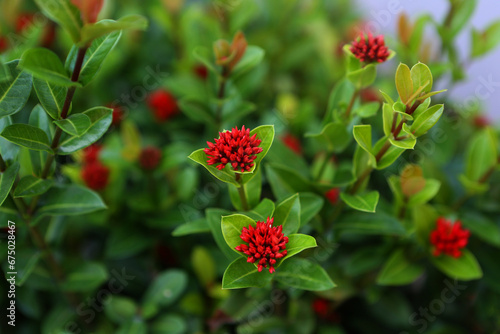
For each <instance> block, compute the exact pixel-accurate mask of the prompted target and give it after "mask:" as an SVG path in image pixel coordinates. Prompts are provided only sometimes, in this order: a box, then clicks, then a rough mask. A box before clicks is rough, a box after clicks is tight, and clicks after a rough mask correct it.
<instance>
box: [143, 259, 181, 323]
mask: <svg viewBox="0 0 500 334" xmlns="http://www.w3.org/2000/svg"><path fill="white" fill-rule="evenodd" d="M187 283H188V275H187V274H186V273H185V272H184V271H182V270H179V269H169V270H166V271H164V272H162V273H161V274H160V275H158V276H157V277H156V279H155V280H154V281H153V283H152V284H151V285H150V286H149V287H148V289H147V291H146V293H145V294H144V298H143V307H142V308H143V312H144V316H145V317H146V318H150V317H151V316H153V315H155V314H156V313H157V312H158V311H159V309H160V308H161V307H166V306H169V305H172V304H173V303H175V301H176V300H177V299H178V298H179V297H180V295H181V294H182V293H183V292H184V290H185V289H186V287H187Z"/></svg>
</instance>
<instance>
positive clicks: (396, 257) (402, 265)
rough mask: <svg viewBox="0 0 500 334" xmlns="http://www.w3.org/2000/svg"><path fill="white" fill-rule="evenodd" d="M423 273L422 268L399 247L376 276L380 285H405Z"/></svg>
mask: <svg viewBox="0 0 500 334" xmlns="http://www.w3.org/2000/svg"><path fill="white" fill-rule="evenodd" d="M423 273H424V268H423V267H422V266H420V265H418V264H415V263H412V262H411V261H410V260H408V259H407V258H406V256H405V253H404V250H402V249H400V250H397V251H395V252H394V253H392V255H391V256H390V257H389V259H388V260H387V262H386V263H385V264H384V267H383V268H382V270H381V271H380V272H379V274H378V276H377V284H380V285H406V284H410V283H413V282H414V281H415V280H416V279H417V278H418V277H419V276H421V275H422V274H423Z"/></svg>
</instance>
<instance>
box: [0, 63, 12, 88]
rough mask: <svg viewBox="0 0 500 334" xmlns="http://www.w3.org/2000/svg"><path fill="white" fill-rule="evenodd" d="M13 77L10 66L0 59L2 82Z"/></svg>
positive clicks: (0, 81) (0, 80)
mask: <svg viewBox="0 0 500 334" xmlns="http://www.w3.org/2000/svg"><path fill="white" fill-rule="evenodd" d="M11 78H12V76H11V74H10V70H9V68H8V67H7V66H6V65H5V64H4V62H3V61H2V60H1V59H0V83H2V82H5V81H9V80H10V79H11Z"/></svg>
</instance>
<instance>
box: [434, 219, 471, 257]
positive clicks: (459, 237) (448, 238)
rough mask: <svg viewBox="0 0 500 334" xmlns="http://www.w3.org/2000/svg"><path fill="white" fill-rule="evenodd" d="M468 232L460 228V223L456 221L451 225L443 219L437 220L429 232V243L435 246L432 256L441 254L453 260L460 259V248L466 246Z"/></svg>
mask: <svg viewBox="0 0 500 334" xmlns="http://www.w3.org/2000/svg"><path fill="white" fill-rule="evenodd" d="M469 235H470V232H469V231H468V230H466V229H463V228H462V223H461V222H460V221H458V220H457V221H456V222H455V223H453V224H452V223H451V221H450V220H447V219H445V218H443V217H440V218H438V220H437V227H436V229H435V230H434V231H432V232H431V237H430V239H431V243H432V244H433V245H434V246H435V249H434V254H433V255H434V256H439V255H441V253H445V254H448V255H450V256H453V257H455V258H458V257H460V255H462V252H461V251H460V249H461V248H465V246H467V242H468V241H469Z"/></svg>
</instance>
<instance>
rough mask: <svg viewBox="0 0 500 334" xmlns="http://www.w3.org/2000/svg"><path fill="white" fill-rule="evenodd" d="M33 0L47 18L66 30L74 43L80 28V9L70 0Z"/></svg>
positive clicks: (77, 38)
mask: <svg viewBox="0 0 500 334" xmlns="http://www.w3.org/2000/svg"><path fill="white" fill-rule="evenodd" d="M35 2H36V4H37V5H38V7H39V8H40V9H41V10H42V12H43V13H44V14H45V15H46V16H47V17H48V18H50V19H51V20H53V21H55V22H57V23H58V24H59V25H60V26H61V27H63V29H64V30H66V32H67V33H68V34H69V35H70V36H71V39H72V40H73V42H74V43H76V42H78V41H79V40H80V29H81V28H82V20H81V19H80V11H79V10H78V9H77V8H76V7H75V6H74V5H73V4H71V1H70V0H35Z"/></svg>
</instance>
